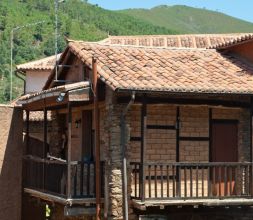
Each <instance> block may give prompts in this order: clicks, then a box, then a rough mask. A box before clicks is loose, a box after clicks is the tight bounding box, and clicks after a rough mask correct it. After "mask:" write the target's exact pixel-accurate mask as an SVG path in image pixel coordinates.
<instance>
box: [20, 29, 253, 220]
mask: <svg viewBox="0 0 253 220" xmlns="http://www.w3.org/2000/svg"><path fill="white" fill-rule="evenodd" d="M185 37H187V36H184V38H185ZM115 38H117V37H115ZM115 38H114V39H115ZM119 38H120V37H119ZM122 38H124V39H125V37H122ZM133 38H135V39H136V38H137V39H138V37H133ZM140 38H142V37H140ZM148 38H149V37H147V39H148ZM152 38H155V36H152ZM159 38H161V37H160V36H159ZM165 38H166V39H167V40H168V37H163V39H165ZM176 38H177V39H180V40H179V41H177V42H182V38H181V37H176ZM220 38H221V36H220ZM149 39H150V38H149ZM187 39H193V38H192V36H191V37H188V38H187ZM194 39H195V40H196V39H197V38H194ZM207 39H209V40H207V41H206V42H211V40H210V39H211V38H210V36H208V37H207ZM136 42H137V41H136ZM138 42H140V39H138ZM152 42H154V40H152ZM191 42H192V41H191ZM194 42H195V43H194V44H193V46H191V47H182V44H180V45H178V44H177V45H176V46H177V47H174V46H173V47H167V46H164V45H160V46H158V47H154V46H153V45H140V44H136V45H122V44H114V43H110V42H109V43H108V42H106V41H103V42H96V43H90V42H82V41H69V42H68V46H67V48H66V50H65V51H64V52H63V53H62V55H61V57H60V59H59V64H60V66H59V68H58V69H57V79H56V78H55V70H54V71H52V73H51V74H50V76H49V78H48V80H47V82H46V83H45V86H44V87H43V91H41V92H37V93H33V94H29V95H26V96H24V97H21V98H20V100H19V103H20V104H22V107H23V109H24V110H25V111H26V112H27V113H29V112H34V111H43V112H44V120H43V121H44V125H43V138H44V142H43V143H44V144H43V146H36V145H33V146H31V144H30V143H29V138H28V139H27V140H26V149H25V152H26V153H25V155H24V171H23V172H24V192H25V193H26V194H28V195H30V196H31V197H32V198H36V199H37V200H38V201H40V202H42V203H48V204H53V205H52V215H53V216H52V218H54V219H64V216H67V217H73V218H75V217H77V216H82V219H85V218H87V219H90V218H93V217H95V216H96V219H99V217H102V213H103V216H104V218H105V219H170V218H172V219H183V218H184V219H185V218H188V219H221V218H222V219H242V218H243V219H252V215H253V213H252V210H251V208H250V207H251V206H253V198H252V196H253V191H252V190H253V187H252V182H253V175H252V95H253V66H252V60H251V59H252V56H251V54H250V53H251V52H250V51H248V50H247V49H245V48H251V47H252V45H253V35H252V34H245V35H238V38H234V39H233V40H229V41H226V40H224V38H223V41H221V42H218V44H217V45H210V44H208V45H207V47H208V48H204V47H199V46H197V45H198V44H197V43H196V42H197V41H194ZM55 79H56V80H55ZM48 111H52V112H54V116H55V117H54V118H53V119H52V120H53V121H52V124H53V125H52V126H53V128H54V129H53V130H49V129H48V119H47V112H48ZM26 134H28V137H29V120H28V121H27V132H26ZM49 139H50V140H53V141H52V142H50V143H49V141H48V140H49ZM193 210H194V211H193ZM228 210H229V211H228ZM242 210H243V211H242ZM193 213H194V214H193Z"/></svg>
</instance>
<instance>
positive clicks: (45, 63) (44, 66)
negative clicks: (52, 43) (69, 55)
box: [16, 54, 61, 71]
mask: <svg viewBox="0 0 253 220" xmlns="http://www.w3.org/2000/svg"><path fill="white" fill-rule="evenodd" d="M60 56H61V54H58V59H59V57H60ZM54 66H55V55H54V56H50V57H46V58H43V59H40V60H35V61H32V62H28V63H24V64H20V65H17V67H16V68H17V70H19V71H27V70H53V69H54Z"/></svg>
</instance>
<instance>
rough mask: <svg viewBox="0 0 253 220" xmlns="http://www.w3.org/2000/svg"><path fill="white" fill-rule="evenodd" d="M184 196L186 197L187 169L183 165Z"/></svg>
mask: <svg viewBox="0 0 253 220" xmlns="http://www.w3.org/2000/svg"><path fill="white" fill-rule="evenodd" d="M184 197H185V198H186V197H187V169H186V166H185V167H184Z"/></svg>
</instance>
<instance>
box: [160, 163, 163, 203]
mask: <svg viewBox="0 0 253 220" xmlns="http://www.w3.org/2000/svg"><path fill="white" fill-rule="evenodd" d="M160 174H161V197H162V198H163V166H162V165H160Z"/></svg>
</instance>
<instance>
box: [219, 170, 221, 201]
mask: <svg viewBox="0 0 253 220" xmlns="http://www.w3.org/2000/svg"><path fill="white" fill-rule="evenodd" d="M218 172H219V174H218V175H219V177H218V178H219V179H218V181H219V197H221V166H219V167H218Z"/></svg>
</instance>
